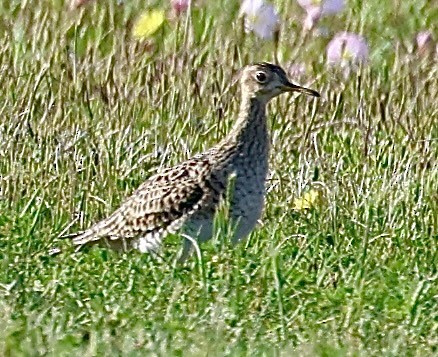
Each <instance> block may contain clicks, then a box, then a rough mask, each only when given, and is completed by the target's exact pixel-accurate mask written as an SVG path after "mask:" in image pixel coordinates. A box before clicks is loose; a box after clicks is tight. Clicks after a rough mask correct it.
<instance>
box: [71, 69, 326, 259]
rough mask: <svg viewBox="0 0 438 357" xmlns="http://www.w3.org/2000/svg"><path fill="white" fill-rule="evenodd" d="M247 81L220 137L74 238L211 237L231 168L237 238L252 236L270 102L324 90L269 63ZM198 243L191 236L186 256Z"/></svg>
mask: <svg viewBox="0 0 438 357" xmlns="http://www.w3.org/2000/svg"><path fill="white" fill-rule="evenodd" d="M240 86H241V92H242V99H241V106H240V112H239V116H238V119H237V121H236V123H235V124H234V126H233V129H232V130H231V132H230V133H229V134H228V135H227V136H226V137H225V138H224V139H223V140H222V141H221V142H220V143H219V144H217V145H216V146H214V147H213V148H211V149H209V150H207V151H206V152H204V153H202V154H199V155H196V156H194V157H193V158H191V159H190V160H187V161H185V162H183V163H180V164H179V165H176V166H174V167H172V168H168V169H166V170H164V171H163V172H161V173H158V174H156V175H154V176H152V177H150V178H149V179H148V180H146V181H145V182H144V183H143V184H142V185H140V187H139V188H138V189H137V190H136V191H134V193H133V194H132V195H131V196H130V197H129V198H128V199H127V200H126V201H125V202H124V203H123V204H122V205H121V206H120V208H118V209H117V210H116V211H115V212H114V213H113V214H112V215H110V216H109V217H108V218H106V219H104V220H102V221H100V222H98V223H96V224H95V225H93V226H92V227H90V228H89V229H88V230H86V231H84V232H82V233H79V234H78V235H76V236H75V237H74V238H73V243H74V244H75V245H84V244H88V243H93V242H97V241H101V240H106V241H107V242H108V243H109V244H110V245H111V246H114V247H117V248H123V249H130V248H136V249H138V250H140V251H141V252H153V251H156V250H157V249H158V248H159V246H160V244H161V242H162V240H163V239H164V237H165V236H166V234H168V233H170V232H178V231H181V232H184V233H185V234H186V235H189V236H190V237H192V238H194V239H197V240H198V241H201V242H202V241H205V240H208V239H209V238H210V237H211V235H212V226H213V219H214V215H215V212H216V210H217V208H218V205H219V203H220V201H221V200H222V199H223V197H224V195H225V193H226V192H227V185H228V182H229V179H230V177H231V175H233V177H234V179H233V186H234V189H233V192H232V194H231V197H228V198H227V199H228V201H229V204H230V208H229V210H230V217H231V218H232V219H233V221H234V222H235V223H236V226H235V233H234V239H233V241H234V242H238V241H240V240H241V239H243V238H244V237H246V236H247V235H248V234H249V233H250V232H251V231H252V229H253V228H254V226H255V225H256V222H257V220H258V219H259V217H260V215H261V213H262V209H263V204H264V196H265V180H266V175H267V172H268V154H269V134H268V129H267V124H266V115H265V110H266V104H267V103H268V102H269V100H270V99H272V98H274V97H276V96H277V95H279V94H281V93H283V92H288V91H297V92H303V93H307V94H309V95H313V96H319V95H318V93H317V92H315V91H312V90H310V89H306V88H303V87H299V86H297V85H294V84H292V83H290V82H289V81H288V79H287V77H286V74H285V72H284V71H283V69H281V68H280V67H278V66H276V65H273V64H269V63H257V64H254V65H250V66H247V67H244V68H243V69H242V70H241V72H240ZM190 248H191V243H190V242H189V241H188V240H187V239H186V240H185V245H184V252H183V255H182V258H183V259H184V258H185V257H186V256H187V254H188V253H189V251H190Z"/></svg>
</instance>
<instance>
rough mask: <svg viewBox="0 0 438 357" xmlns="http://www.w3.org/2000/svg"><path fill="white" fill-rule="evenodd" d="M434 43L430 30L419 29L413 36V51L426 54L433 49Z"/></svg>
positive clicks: (422, 54) (421, 54)
mask: <svg viewBox="0 0 438 357" xmlns="http://www.w3.org/2000/svg"><path fill="white" fill-rule="evenodd" d="M434 47H435V43H434V40H433V35H432V31H429V30H426V31H421V32H419V33H418V34H417V36H415V51H416V52H417V53H418V54H419V55H420V56H427V55H429V54H431V53H432V52H433V50H434Z"/></svg>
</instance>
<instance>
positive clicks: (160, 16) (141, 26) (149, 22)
mask: <svg viewBox="0 0 438 357" xmlns="http://www.w3.org/2000/svg"><path fill="white" fill-rule="evenodd" d="M164 20H165V14H164V11H163V10H151V11H146V12H144V13H143V14H142V15H141V16H140V17H139V18H138V20H137V22H136V23H135V25H134V28H133V30H132V34H133V36H134V37H135V38H138V39H141V38H146V37H149V36H152V35H153V34H154V33H155V32H157V30H158V29H159V28H160V27H161V26H162V25H163V23H164Z"/></svg>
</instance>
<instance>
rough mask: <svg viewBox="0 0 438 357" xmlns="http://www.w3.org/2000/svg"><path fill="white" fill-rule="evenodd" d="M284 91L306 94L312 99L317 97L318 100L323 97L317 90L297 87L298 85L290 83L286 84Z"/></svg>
mask: <svg viewBox="0 0 438 357" xmlns="http://www.w3.org/2000/svg"><path fill="white" fill-rule="evenodd" d="M283 89H284V90H285V91H286V92H300V93H304V94H307V95H310V96H312V97H317V98H319V97H321V95H320V94H319V93H318V92H317V91H316V90H313V89H310V88H306V87H301V86H299V85H296V84H293V83H290V82H289V83H286V84H284V87H283Z"/></svg>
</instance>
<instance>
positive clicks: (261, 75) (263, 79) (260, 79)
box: [255, 71, 267, 83]
mask: <svg viewBox="0 0 438 357" xmlns="http://www.w3.org/2000/svg"><path fill="white" fill-rule="evenodd" d="M255 78H256V80H257V82H259V83H265V82H266V80H267V77H266V73H265V72H262V71H259V72H257V73H256V75H255Z"/></svg>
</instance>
